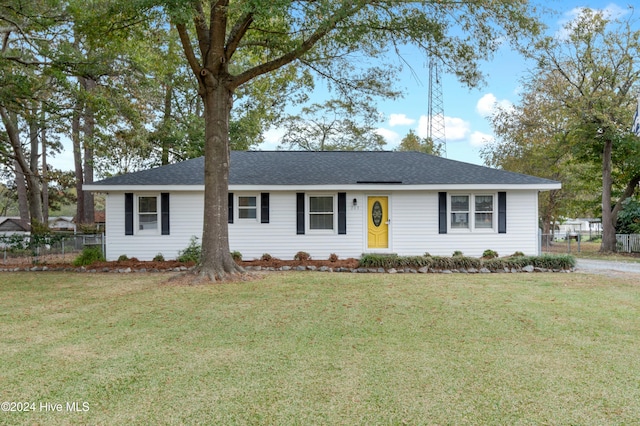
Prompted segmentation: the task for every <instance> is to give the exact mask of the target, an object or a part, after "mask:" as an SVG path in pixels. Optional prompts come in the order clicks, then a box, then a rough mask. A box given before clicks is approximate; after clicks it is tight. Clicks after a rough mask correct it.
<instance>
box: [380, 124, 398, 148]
mask: <svg viewBox="0 0 640 426" xmlns="http://www.w3.org/2000/svg"><path fill="white" fill-rule="evenodd" d="M375 132H376V133H377V134H378V135H380V136H382V137H383V138H384V140H385V141H387V146H386V147H385V148H384V149H387V150H388V149H393V148H395V147H396V146H397V145H399V144H400V139H401V137H400V135H399V134H398V133H396V132H394V131H393V130H389V129H384V128H382V127H380V128H378V129H376V130H375Z"/></svg>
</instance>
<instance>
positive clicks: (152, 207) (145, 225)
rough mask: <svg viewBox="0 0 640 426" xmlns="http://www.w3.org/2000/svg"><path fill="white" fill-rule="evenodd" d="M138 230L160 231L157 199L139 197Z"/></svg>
mask: <svg viewBox="0 0 640 426" xmlns="http://www.w3.org/2000/svg"><path fill="white" fill-rule="evenodd" d="M138 229H139V230H141V231H148V230H157V229H158V198H157V197H138Z"/></svg>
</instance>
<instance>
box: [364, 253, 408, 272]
mask: <svg viewBox="0 0 640 426" xmlns="http://www.w3.org/2000/svg"><path fill="white" fill-rule="evenodd" d="M360 266H361V267H363V268H385V269H389V268H395V267H398V266H399V258H398V255H397V254H379V253H367V254H363V255H362V257H361V258H360Z"/></svg>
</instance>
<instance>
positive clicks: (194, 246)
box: [177, 236, 202, 263]
mask: <svg viewBox="0 0 640 426" xmlns="http://www.w3.org/2000/svg"><path fill="white" fill-rule="evenodd" d="M201 253H202V246H200V244H198V238H197V237H195V236H194V237H191V240H190V241H189V245H188V246H187V248H185V249H184V250H180V251H179V252H178V259H177V260H178V262H183V263H187V262H195V263H198V262H199V261H200V254H201Z"/></svg>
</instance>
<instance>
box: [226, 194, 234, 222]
mask: <svg viewBox="0 0 640 426" xmlns="http://www.w3.org/2000/svg"><path fill="white" fill-rule="evenodd" d="M227 222H228V223H233V192H230V193H229V217H228V218H227Z"/></svg>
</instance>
